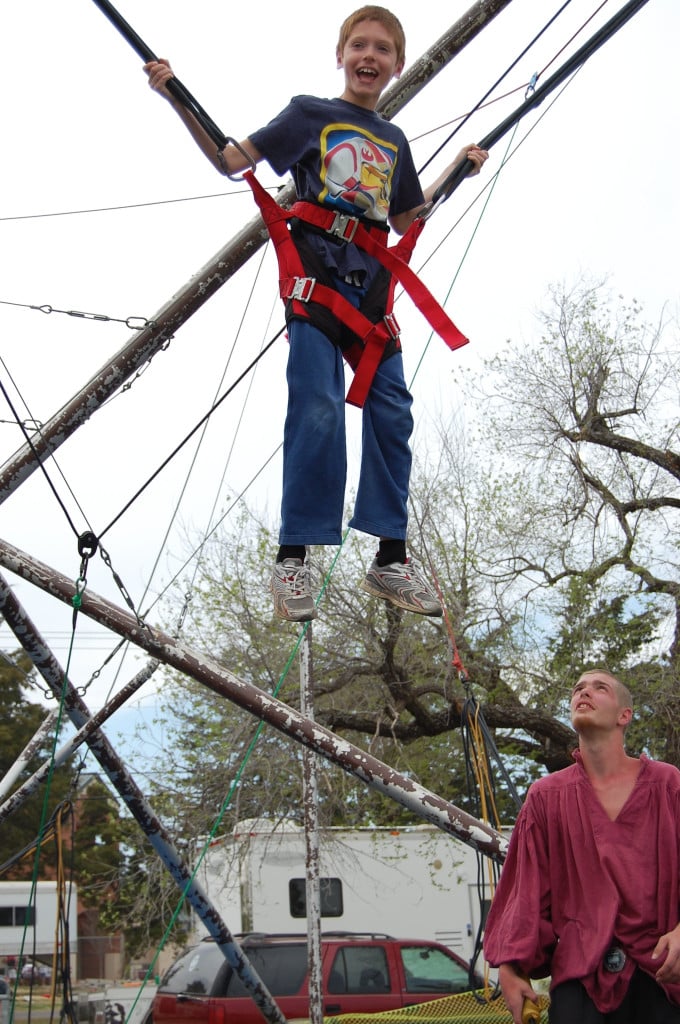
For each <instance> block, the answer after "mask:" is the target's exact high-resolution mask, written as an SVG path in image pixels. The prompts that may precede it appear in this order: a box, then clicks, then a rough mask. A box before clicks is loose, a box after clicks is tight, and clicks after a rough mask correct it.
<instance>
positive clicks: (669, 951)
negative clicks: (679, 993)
mask: <svg viewBox="0 0 680 1024" xmlns="http://www.w3.org/2000/svg"><path fill="white" fill-rule="evenodd" d="M664 953H665V954H666V958H665V960H664V962H663V964H662V965H661V967H660V968H659V970H658V971H657V972H656V980H657V981H659V982H662V983H670V982H672V983H673V984H676V985H677V984H678V982H680V924H679V925H677V926H676V927H675V928H674V929H673V931H672V932H666V934H665V935H662V936H661V938H660V939H659V941H658V942H657V944H656V946H655V947H654V950H653V952H652V960H658V959H660V958H661V957H662V956H663V955H664Z"/></svg>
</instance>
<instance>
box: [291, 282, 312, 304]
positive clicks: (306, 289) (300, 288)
mask: <svg viewBox="0 0 680 1024" xmlns="http://www.w3.org/2000/svg"><path fill="white" fill-rule="evenodd" d="M315 285H316V278H315V277H296V278H293V287H292V288H289V290H288V295H286V296H285V298H287V299H297V300H298V302H309V300H310V299H311V297H312V292H313V291H314V287H315Z"/></svg>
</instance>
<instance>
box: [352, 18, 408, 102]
mask: <svg viewBox="0 0 680 1024" xmlns="http://www.w3.org/2000/svg"><path fill="white" fill-rule="evenodd" d="M337 57H338V67H339V68H343V69H344V72H345V91H344V92H343V94H342V96H341V99H343V100H347V101H348V102H350V103H355V104H356V105H357V106H360V107H367V108H368V109H370V110H375V108H376V106H377V104H378V100H379V99H380V94H381V93H382V91H383V89H384V88H385V87H386V86H387V84H388V83H389V82H390V81H391V80H392V79H393V78H398V77H399V75H400V74H401V72H402V71H403V70H404V64H403V61H402V62H401V63H400V62H399V61H398V59H397V48H396V45H395V43H394V39H393V38H392V35H391V34H390V33H389V32H388V31H387V29H386V28H385V27H384V25H382V24H381V22H379V21H360V22H359V23H358V24H357V25H355V26H354V28H353V30H352V32H351V34H350V36H349V38H348V39H347V42H346V43H345V45H344V48H343V50H342V52H340V51H338V54H337Z"/></svg>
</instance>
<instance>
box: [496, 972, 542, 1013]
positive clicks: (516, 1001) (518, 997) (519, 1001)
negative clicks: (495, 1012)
mask: <svg viewBox="0 0 680 1024" xmlns="http://www.w3.org/2000/svg"><path fill="white" fill-rule="evenodd" d="M498 980H499V982H500V986H501V991H502V992H503V998H504V999H505V1005H506V1006H507V1008H508V1009H509V1010H510V1013H511V1014H512V1020H513V1024H522V1009H523V1007H524V1000H525V999H529V1000H530V1001H531V1002H532V1003H536V1004H537V1003H538V996H537V995H536V993H535V992H534V990H533V988H532V987H531V983H530V982H529V979H528V978H527V976H526V975H525V974H522V972H521V971H519V970H518V969H517V967H515V965H514V964H501V966H500V967H499V969H498Z"/></svg>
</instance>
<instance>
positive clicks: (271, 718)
mask: <svg viewBox="0 0 680 1024" xmlns="http://www.w3.org/2000/svg"><path fill="white" fill-rule="evenodd" d="M0 565H3V566H5V568H6V569H8V570H9V571H10V572H13V573H14V574H15V575H17V576H20V577H21V578H22V579H25V580H27V581H28V582H29V583H33V584H34V585H35V586H37V587H39V588H40V589H41V590H44V591H45V592H46V593H48V594H50V595H51V596H52V597H55V598H58V599H59V600H60V601H63V602H64V603H66V604H68V605H72V603H73V596H74V594H75V592H76V587H75V584H74V582H73V581H72V580H70V579H68V578H67V577H66V576H64V575H62V574H61V573H58V572H57V571H56V570H55V569H50V568H48V566H46V565H44V564H43V563H42V562H39V561H38V560H37V559H35V558H32V557H31V556H30V555H28V554H26V552H25V551H20V550H19V549H18V548H16V547H13V546H12V545H11V544H9V543H8V542H7V541H2V540H0ZM80 600H81V612H82V614H84V615H87V616H88V617H89V618H91V619H94V620H95V622H99V623H101V624H102V625H104V626H106V627H107V629H110V630H112V631H113V632H114V633H117V634H118V635H119V636H124V637H127V639H128V640H130V641H131V642H132V643H134V644H136V645H137V646H138V647H141V648H143V649H144V650H145V651H147V653H148V654H150V655H151V656H152V657H154V658H158V659H159V661H163V662H165V664H166V665H171V666H172V667H173V668H176V669H178V671H180V672H184V673H185V674H186V675H188V676H191V678H192V679H196V680H197V682H200V683H203V684H204V685H205V686H207V687H208V688H209V689H211V690H214V692H215V693H219V694H220V695H221V696H223V697H226V698H227V699H228V700H231V701H233V702H234V704H237V705H238V706H239V707H241V708H243V709H244V710H246V711H248V712H250V713H251V714H253V715H255V716H256V717H257V718H260V719H263V720H264V721H266V722H268V723H269V725H272V726H273V727H274V728H275V729H277V730H278V731H279V732H282V733H285V735H286V736H289V737H290V738H291V739H294V740H295V741H296V742H298V743H301V744H302V745H303V746H307V747H310V748H311V749H312V750H315V751H316V752H317V753H318V754H321V755H322V757H325V758H327V759H328V760H329V761H333V762H334V763H335V764H337V765H338V766H339V767H340V768H342V769H343V771H346V772H348V773H349V774H351V775H354V776H356V778H358V779H361V781H362V782H365V783H366V785H368V786H371V787H372V788H373V789H376V790H377V791H378V792H380V793H382V794H383V795H384V796H388V797H390V799H392V800H395V801H396V802H397V803H399V804H401V805H402V806H403V807H406V808H407V809H408V810H410V811H413V813H415V814H417V815H419V816H420V817H421V818H424V819H425V820H426V821H429V822H431V823H432V824H433V825H436V826H437V828H440V829H442V831H443V832H447V833H448V834H449V835H453V836H455V837H456V839H460V840H461V842H464V843H467V845H468V846H472V847H473V848H474V849H476V850H480V851H481V852H482V853H485V854H486V855H487V856H489V857H491V858H492V859H493V860H496V861H498V862H499V863H502V861H503V860H504V859H505V853H506V851H507V845H508V841H507V839H506V838H505V837H504V836H503V835H501V833H500V832H496V830H495V829H493V828H491V827H490V826H489V825H486V824H485V823H484V822H482V821H479V820H478V819H477V818H473V817H472V815H470V814H467V813H466V812H465V811H463V810H461V809H460V808H459V807H456V806H455V805H454V804H451V803H449V801H448V800H444V799H443V798H442V797H440V796H437V794H436V793H433V792H431V790H429V789H426V788H425V787H424V786H421V785H420V784H419V783H417V782H415V781H414V780H413V779H409V778H407V777H406V776H404V775H401V774H400V773H399V772H396V771H395V770H394V769H393V768H390V767H389V765H386V764H385V763H384V762H382V761H379V760H378V759H377V758H375V757H373V756H372V755H371V754H369V753H367V752H366V751H365V750H362V749H361V748H360V747H355V746H354V745H353V744H352V743H349V741H348V740H345V739H343V738H342V737H340V736H336V735H335V734H334V733H333V732H331V731H330V729H326V728H324V726H322V725H320V724H319V723H318V722H314V721H310V720H309V719H307V718H305V717H304V715H301V714H300V713H299V712H297V711H296V710H295V709H294V708H291V707H289V705H287V704H284V703H283V702H282V701H280V700H277V699H276V698H275V697H272V696H271V695H270V694H268V693H266V692H265V691H264V690H261V689H259V687H257V686H253V684H252V683H246V682H244V681H243V680H242V679H239V678H238V677H237V676H235V675H233V674H232V673H231V672H229V671H228V670H227V669H225V668H223V667H222V666H221V665H218V664H217V663H216V662H214V661H213V660H212V659H211V658H209V657H207V656H206V655H203V654H201V653H199V652H197V651H194V650H193V649H191V648H189V647H186V646H185V645H184V644H181V643H180V642H179V641H178V640H177V639H175V638H174V637H172V636H170V635H169V634H168V633H165V632H163V631H161V630H159V629H153V630H151V629H150V628H149V627H147V626H144V625H140V623H139V621H138V620H137V618H136V617H135V616H134V615H130V614H129V613H128V612H126V611H123V610H122V609H121V608H117V607H116V606H115V605H113V604H111V603H110V602H109V601H106V600H105V599H104V598H103V597H100V596H99V595H97V594H95V593H93V591H88V590H85V591H83V592H82V593H81V594H80ZM34 664H36V662H35V659H34ZM80 724H81V723H80V722H79V723H78V725H80Z"/></svg>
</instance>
